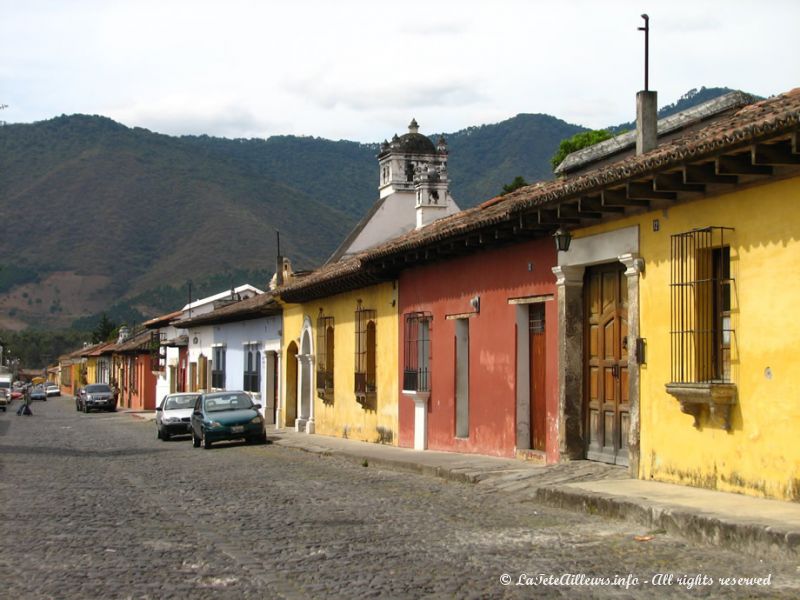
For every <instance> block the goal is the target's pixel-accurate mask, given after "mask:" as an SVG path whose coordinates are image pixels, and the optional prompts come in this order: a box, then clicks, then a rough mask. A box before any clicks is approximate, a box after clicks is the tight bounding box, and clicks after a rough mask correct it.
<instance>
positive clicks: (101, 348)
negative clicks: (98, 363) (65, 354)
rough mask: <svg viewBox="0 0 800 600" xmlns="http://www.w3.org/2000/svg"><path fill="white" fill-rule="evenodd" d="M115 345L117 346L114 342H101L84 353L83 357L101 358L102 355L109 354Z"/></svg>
mask: <svg viewBox="0 0 800 600" xmlns="http://www.w3.org/2000/svg"><path fill="white" fill-rule="evenodd" d="M116 345H117V343H116V342H103V343H100V344H97V345H96V346H92V347H91V348H89V349H87V350H89V351H88V352H84V353H83V356H102V355H103V354H109V353H110V352H111V350H112V348H113V346H116Z"/></svg>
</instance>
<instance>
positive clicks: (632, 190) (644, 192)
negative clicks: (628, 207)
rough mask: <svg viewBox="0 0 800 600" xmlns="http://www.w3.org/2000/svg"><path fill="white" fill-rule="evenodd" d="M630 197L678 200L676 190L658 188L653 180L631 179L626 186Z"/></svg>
mask: <svg viewBox="0 0 800 600" xmlns="http://www.w3.org/2000/svg"><path fill="white" fill-rule="evenodd" d="M626 191H627V195H628V198H631V199H634V198H638V199H642V200H677V199H678V194H676V193H675V192H665V191H663V190H656V189H655V185H654V183H653V181H649V182H645V181H630V182H628V184H627V186H626Z"/></svg>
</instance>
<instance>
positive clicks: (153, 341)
mask: <svg viewBox="0 0 800 600" xmlns="http://www.w3.org/2000/svg"><path fill="white" fill-rule="evenodd" d="M165 338H166V336H165V335H164V334H163V333H161V332H159V331H151V332H150V365H151V369H152V370H153V371H158V372H161V373H163V372H164V371H166V369H167V348H166V347H165V346H162V345H161V342H162V341H164V339H165Z"/></svg>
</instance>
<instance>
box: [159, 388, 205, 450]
mask: <svg viewBox="0 0 800 600" xmlns="http://www.w3.org/2000/svg"><path fill="white" fill-rule="evenodd" d="M199 395H200V394H197V393H190V392H185V393H179V394H167V395H166V396H164V398H163V399H162V400H161V404H159V406H158V408H156V434H157V435H158V439H160V440H164V441H165V442H166V441H167V440H168V439H169V438H171V437H172V436H173V435H188V434H189V433H191V431H192V428H191V427H192V426H191V421H192V413H193V412H194V403H195V400H197V397H198V396H199Z"/></svg>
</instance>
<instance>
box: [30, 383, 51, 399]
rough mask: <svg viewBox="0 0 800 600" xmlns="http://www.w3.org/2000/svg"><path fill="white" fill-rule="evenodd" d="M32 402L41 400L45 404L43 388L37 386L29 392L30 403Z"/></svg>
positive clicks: (45, 394)
mask: <svg viewBox="0 0 800 600" xmlns="http://www.w3.org/2000/svg"><path fill="white" fill-rule="evenodd" d="M34 400H42V401H44V402H47V393H46V392H45V391H44V388H43V387H42V386H40V385H37V386H36V387H34V388H33V389H32V390H31V402H33V401H34Z"/></svg>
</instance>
